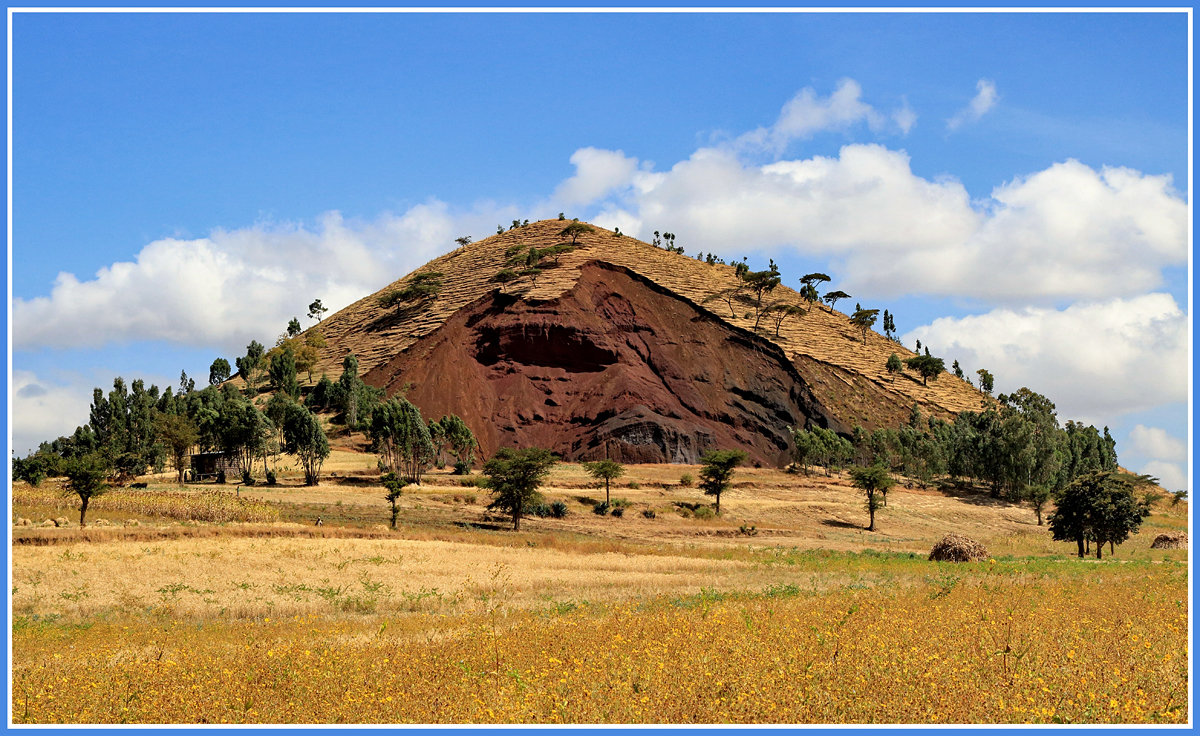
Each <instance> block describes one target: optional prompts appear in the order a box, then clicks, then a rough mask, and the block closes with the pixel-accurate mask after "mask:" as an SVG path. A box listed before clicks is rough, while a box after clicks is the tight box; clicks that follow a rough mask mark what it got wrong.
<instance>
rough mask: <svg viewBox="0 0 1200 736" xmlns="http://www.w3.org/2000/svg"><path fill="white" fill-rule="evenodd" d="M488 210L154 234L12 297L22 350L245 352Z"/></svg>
mask: <svg viewBox="0 0 1200 736" xmlns="http://www.w3.org/2000/svg"><path fill="white" fill-rule="evenodd" d="M484 209H486V211H484V210H478V211H476V212H474V213H470V214H469V215H466V216H460V217H455V216H452V215H451V214H450V212H449V211H448V208H447V207H446V205H445V204H443V203H440V202H430V203H426V204H421V205H417V206H415V207H413V208H411V209H409V210H408V211H407V212H405V213H403V214H402V215H384V216H382V217H379V218H377V219H376V220H374V221H371V222H362V223H349V222H346V221H345V220H344V219H343V218H342V216H341V215H340V214H338V213H336V212H330V213H326V214H325V215H323V216H322V217H321V218H320V219H319V220H318V222H317V223H316V225H315V226H313V227H302V226H297V225H286V224H285V225H278V224H271V225H256V226H254V227H249V228H243V229H239V230H217V231H215V232H213V233H211V234H210V235H209V236H208V237H205V238H197V239H192V240H181V239H175V238H166V239H162V240H157V241H154V242H152V243H150V244H149V245H146V246H145V247H144V248H142V250H141V251H140V252H139V253H138V255H137V257H136V258H135V260H133V261H131V262H119V263H114V264H112V265H111V266H108V267H106V268H103V269H101V270H100V271H99V272H98V273H97V274H96V275H95V277H94V278H92V279H89V280H83V281H81V280H80V279H79V278H77V277H76V276H75V275H73V274H69V273H61V274H59V276H58V278H57V280H56V281H55V284H54V287H53V289H52V290H51V293H50V295H49V296H44V297H36V298H33V299H29V300H25V299H19V298H18V299H14V300H13V305H12V315H13V347H14V349H17V350H20V349H28V348H35V347H94V346H99V345H104V344H108V343H113V342H127V341H132V340H164V341H168V342H174V343H180V344H187V345H198V344H209V345H216V346H219V347H222V348H225V349H229V350H235V349H240V348H242V347H244V346H245V345H246V344H247V343H248V342H249V341H250V340H251V339H257V340H260V341H263V340H265V339H269V338H271V337H272V336H273V335H275V334H278V333H279V332H280V331H282V329H283V327H284V325H286V324H287V321H288V319H290V318H291V317H293V316H302V315H303V314H304V313H305V310H306V309H307V305H308V303H309V302H311V301H312V300H313V299H314V298H317V297H319V298H321V300H322V301H323V302H324V303H325V305H326V306H327V307H329V308H330V309H332V310H336V309H339V308H341V307H343V306H346V305H347V304H350V303H351V302H353V301H355V300H356V299H359V298H361V297H362V296H363V295H364V294H367V293H370V292H371V291H374V290H376V289H378V288H380V287H382V286H384V285H385V284H387V283H389V282H391V281H392V280H394V279H395V278H397V277H398V276H400V275H402V274H404V273H407V272H408V271H409V270H411V269H413V268H416V267H417V266H420V265H421V264H423V263H425V262H426V261H428V260H429V259H430V258H432V257H434V256H436V255H438V254H439V253H441V252H444V251H446V250H448V249H449V248H450V247H452V243H453V239H454V237H455V236H457V235H461V234H462V233H463V232H478V229H477V228H479V227H486V228H490V227H491V226H492V224H493V223H495V222H496V221H497V218H500V221H502V220H503V218H502V217H501V214H508V210H504V209H502V208H491V209H487V208H484ZM484 223H487V224H486V225H484ZM468 226H474V227H475V228H476V229H475V230H469V229H464V228H466V227H468Z"/></svg>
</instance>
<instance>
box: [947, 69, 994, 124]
mask: <svg viewBox="0 0 1200 736" xmlns="http://www.w3.org/2000/svg"><path fill="white" fill-rule="evenodd" d="M975 89H976V90H977V92H976V93H975V96H974V97H972V98H971V101H970V102H969V103H967V106H966V107H964V108H963V109H961V110H959V111H958V112H957V113H955V114H954V117H952V118H950V119H949V120H947V121H946V127H947V128H949V129H950V130H958V129H959V128H961V127H962V126H963V125H964V124H965V123H973V122H975V121H977V120H979V119H980V118H982V117H983V116H984V115H985V114H986V113H987V111H988V110H991V109H992V108H993V107H995V106H996V100H998V99H1000V95H999V94H998V93H997V92H996V83H995V82H992V81H991V80H988V79H981V80H979V81H978V82H977V83H976V84H975Z"/></svg>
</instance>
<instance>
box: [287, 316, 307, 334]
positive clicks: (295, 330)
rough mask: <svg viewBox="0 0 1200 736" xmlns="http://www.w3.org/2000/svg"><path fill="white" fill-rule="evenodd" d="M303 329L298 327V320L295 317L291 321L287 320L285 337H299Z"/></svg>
mask: <svg viewBox="0 0 1200 736" xmlns="http://www.w3.org/2000/svg"><path fill="white" fill-rule="evenodd" d="M303 329H304V328H302V327H301V326H300V320H298V319H296V318H295V317H292V318H291V319H289V320H288V326H287V336H288V337H295V336H296V335H299V334H300V333H301V332H302V331H303Z"/></svg>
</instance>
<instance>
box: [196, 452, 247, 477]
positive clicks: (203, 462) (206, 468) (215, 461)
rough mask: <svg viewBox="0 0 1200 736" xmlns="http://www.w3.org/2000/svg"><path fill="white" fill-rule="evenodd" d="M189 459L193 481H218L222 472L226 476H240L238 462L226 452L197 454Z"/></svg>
mask: <svg viewBox="0 0 1200 736" xmlns="http://www.w3.org/2000/svg"><path fill="white" fill-rule="evenodd" d="M189 459H190V460H191V465H192V467H191V474H190V478H191V480H193V481H202V480H216V479H217V476H218V475H219V474H220V473H221V472H222V471H224V473H225V475H226V476H230V475H232V476H234V477H237V476H238V475H239V471H238V465H237V460H236V459H234V458H233V457H231V456H230V455H228V454H226V453H224V452H197V453H196V454H194V455H191V456H189Z"/></svg>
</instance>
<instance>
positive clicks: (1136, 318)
mask: <svg viewBox="0 0 1200 736" xmlns="http://www.w3.org/2000/svg"><path fill="white" fill-rule="evenodd" d="M1187 338H1188V325H1187V316H1186V315H1185V314H1184V313H1183V311H1182V310H1180V308H1179V306H1178V305H1177V304H1176V303H1175V300H1174V298H1173V297H1171V296H1170V295H1169V294H1146V295H1143V296H1137V297H1133V298H1129V299H1113V300H1109V301H1105V302H1092V303H1079V304H1075V305H1072V306H1070V307H1067V308H1066V309H1062V310H1054V309H1042V308H1036V307H1026V308H1023V309H998V310H994V311H992V312H988V313H987V314H981V315H975V316H969V317H961V318H955V317H945V318H941V319H937V320H934V321H933V323H931V324H929V325H926V326H923V327H919V328H917V329H915V330H912V331H911V332H909V333H907V334H906V335H904V336H903V339H904V341H905V343H906V344H909V345H911V344H912V343H913V341H914V340H918V339H919V340H920V341H921V342H922V343H923V344H925V345H928V346H930V349H931V350H932V351H934V354H936V355H938V356H942V357H943V358H944V359H945V360H946V361H947V363H949V362H950V361H951V360H954V359H957V360H958V361H959V362H960V363H961V364H962V365H963V367H964V369H966V370H967V372H968V374H970V373H973V372H974V371H975V369H977V368H986V369H988V370H989V371H991V372H992V374H994V375H995V377H996V391H997V392H998V393H1004V392H1010V391H1015V390H1016V389H1018V388H1020V387H1022V386H1027V387H1029V388H1031V389H1033V390H1034V391H1037V392H1038V393H1041V394H1044V395H1046V396H1049V397H1050V398H1051V399H1052V400H1053V401H1054V402H1055V404H1056V405H1057V408H1058V415H1059V418H1060V420H1063V421H1065V420H1067V419H1076V420H1080V421H1084V422H1089V423H1096V424H1097V425H1100V424H1104V423H1108V422H1111V421H1112V419H1113V418H1114V417H1116V416H1119V415H1121V414H1126V413H1129V412H1135V411H1141V410H1146V409H1150V408H1153V407H1156V406H1160V405H1163V404H1167V403H1171V402H1179V401H1186V400H1187V386H1188V374H1187V371H1188V360H1187V357H1188V353H1187V351H1188V339H1187Z"/></svg>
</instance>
